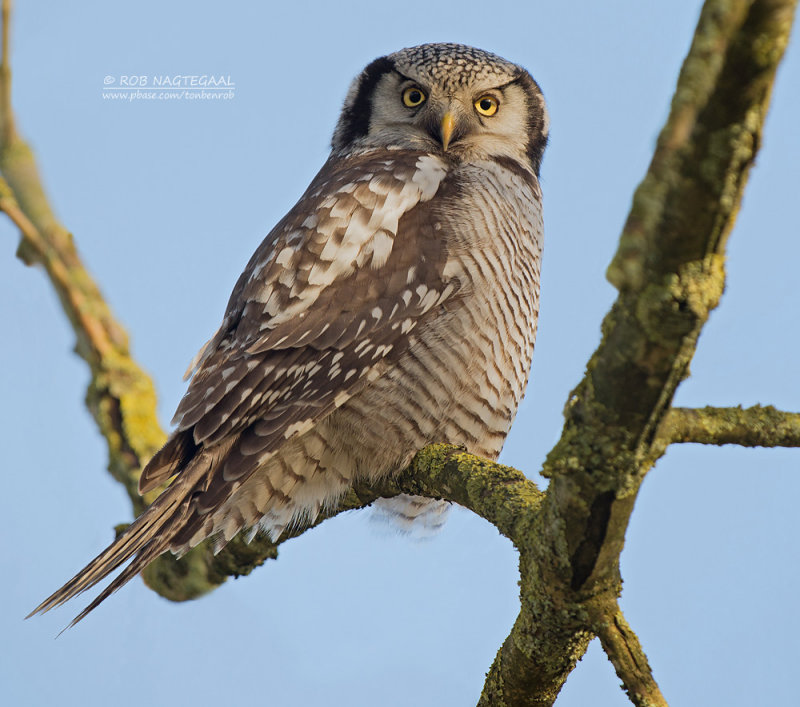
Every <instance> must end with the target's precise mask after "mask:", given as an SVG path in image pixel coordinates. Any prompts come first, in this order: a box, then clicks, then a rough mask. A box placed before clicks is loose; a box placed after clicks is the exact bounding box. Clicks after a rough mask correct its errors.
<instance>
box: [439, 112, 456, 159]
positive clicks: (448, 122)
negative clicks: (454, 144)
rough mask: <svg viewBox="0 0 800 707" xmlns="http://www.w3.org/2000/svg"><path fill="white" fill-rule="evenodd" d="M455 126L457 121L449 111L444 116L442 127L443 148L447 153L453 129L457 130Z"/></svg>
mask: <svg viewBox="0 0 800 707" xmlns="http://www.w3.org/2000/svg"><path fill="white" fill-rule="evenodd" d="M455 125H456V121H455V119H454V118H453V114H452V113H451V112H450V111H447V113H445V114H444V115H443V116H442V125H441V135H442V147H443V148H444V151H445V152H447V146H448V145H449V144H450V138H451V137H453V128H455Z"/></svg>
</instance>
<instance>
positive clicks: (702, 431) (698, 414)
mask: <svg viewBox="0 0 800 707" xmlns="http://www.w3.org/2000/svg"><path fill="white" fill-rule="evenodd" d="M684 442H694V443H697V444H717V445H722V444H738V445H740V446H742V447H800V413H796V412H783V411H781V410H776V409H775V408H774V407H772V405H767V406H761V405H754V406H753V407H750V408H746V409H743V408H742V407H741V406H739V407H729V408H716V407H704V408H698V409H692V408H673V409H672V410H670V411H669V413H667V415H666V416H665V417H664V421H663V422H662V423H661V427H660V428H659V431H658V436H657V437H656V440H655V445H657V446H658V447H659V448H662V447H663V448H666V446H667V445H670V444H679V443H684Z"/></svg>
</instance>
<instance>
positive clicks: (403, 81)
mask: <svg viewBox="0 0 800 707" xmlns="http://www.w3.org/2000/svg"><path fill="white" fill-rule="evenodd" d="M547 124H548V121H547V111H546V108H545V104H544V99H543V97H542V93H541V91H540V89H539V87H538V85H537V84H536V82H535V81H534V80H533V79H532V78H531V76H530V74H528V72H527V71H525V69H523V68H522V67H520V66H517V65H516V64H512V63H511V62H508V61H506V60H505V59H501V58H500V57H498V56H496V55H494V54H490V53H489V52H484V51H482V50H479V49H474V48H472V47H466V46H463V45H458V44H425V45H421V46H419V47H412V48H410V49H404V50H402V51H399V52H396V53H394V54H389V55H388V56H385V57H381V58H379V59H376V60H375V61H373V62H372V63H371V64H370V65H369V66H367V67H366V69H364V71H363V72H362V73H361V74H360V75H359V76H358V77H357V78H356V79H355V81H354V82H353V84H352V85H351V87H350V91H349V93H348V95H347V99H346V100H345V105H344V110H343V111H342V117H341V118H340V120H339V124H338V125H337V128H336V132H335V133H334V138H333V149H334V151H337V152H340V153H346V152H350V151H353V150H359V149H369V148H375V147H384V148H402V149H412V150H425V151H429V152H439V153H442V154H444V155H446V156H447V157H448V158H449V159H452V160H457V161H470V160H476V159H496V158H509V159H513V160H515V161H516V162H518V163H521V164H523V165H525V166H526V167H527V168H529V169H530V170H531V171H533V172H534V173H535V174H537V176H538V172H539V165H540V163H541V158H542V152H543V150H544V147H545V145H546V143H547Z"/></svg>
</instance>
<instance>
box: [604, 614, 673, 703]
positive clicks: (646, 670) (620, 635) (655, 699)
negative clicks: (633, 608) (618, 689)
mask: <svg viewBox="0 0 800 707" xmlns="http://www.w3.org/2000/svg"><path fill="white" fill-rule="evenodd" d="M590 614H591V620H592V624H593V627H594V631H595V633H596V634H597V637H598V638H599V639H600V643H601V644H602V646H603V650H604V651H605V652H606V655H607V656H608V659H609V660H610V661H611V664H612V665H613V666H614V670H615V671H616V673H617V676H618V677H619V679H620V680H622V687H623V689H624V690H625V692H626V693H627V695H628V698H629V699H630V701H631V702H633V704H635V705H637V707H666V705H667V701H666V700H665V699H664V696H663V695H662V694H661V690H660V689H659V687H658V684H657V683H656V681H655V678H654V677H653V672H652V670H651V669H650V664H649V663H648V662H647V656H646V655H645V654H644V650H642V646H641V644H640V643H639V638H638V637H637V636H636V634H635V633H634V632H633V629H631V627H630V626H629V625H628V622H627V621H626V620H625V616H624V615H623V613H622V609H620V608H619V605H618V604H617V602H611V603H608V604H606V605H601V604H595V605H593V606H592V610H591V611H590Z"/></svg>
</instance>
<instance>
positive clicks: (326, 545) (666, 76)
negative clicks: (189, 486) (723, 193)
mask: <svg viewBox="0 0 800 707" xmlns="http://www.w3.org/2000/svg"><path fill="white" fill-rule="evenodd" d="M700 6H701V3H700V2H699V1H695V0H680V1H678V0H671V1H669V2H667V1H666V0H664V1H662V2H653V1H650V2H642V1H641V0H628V1H625V2H623V1H621V0H620V1H617V2H609V3H595V2H588V1H579V2H570V3H566V2H562V3H555V2H525V3H523V2H516V3H515V2H507V1H505V0H493V1H492V2H490V3H486V2H474V1H473V0H462V1H461V2H459V3H452V2H449V3H433V2H431V1H430V0H424V1H422V2H421V1H418V0H404V2H399V3H392V2H385V3H377V2H348V1H343V2H330V3H316V4H314V3H304V2H295V3H281V4H280V5H277V4H274V3H273V4H269V3H249V2H230V3H225V4H221V3H219V2H188V1H182V2H173V3H161V2H156V1H154V0H142V1H141V2H138V3H134V4H130V3H128V4H124V5H118V4H114V3H107V2H99V1H95V2H88V1H87V2H82V3H63V2H53V1H51V2H42V1H36V2H33V1H29V2H20V3H18V7H17V9H16V15H15V24H14V28H13V29H14V34H13V68H14V103H15V108H16V112H17V116H18V121H19V127H20V130H21V131H22V133H23V134H24V136H25V137H26V138H28V139H29V140H30V142H31V144H32V145H33V147H34V148H35V150H36V154H37V156H38V159H39V164H40V166H41V169H42V173H43V175H44V178H45V182H46V185H47V187H48V189H49V193H50V196H51V198H52V203H53V205H54V206H55V208H56V210H57V212H58V214H59V216H60V217H61V219H62V220H63V222H64V224H65V225H66V226H67V227H68V228H69V229H70V230H71V231H72V232H73V233H74V234H75V237H76V239H77V243H78V246H79V248H80V250H81V252H82V254H83V256H84V258H85V261H86V263H87V265H88V266H89V268H90V269H91V271H92V272H93V274H94V275H95V276H96V278H97V280H98V281H99V283H100V285H101V287H102V288H103V291H104V293H105V294H106V296H107V297H108V300H109V301H110V303H111V305H112V307H113V308H114V311H115V312H116V314H117V315H118V316H119V318H120V319H121V321H122V322H123V323H124V324H125V326H126V327H127V328H128V330H129V332H130V334H131V337H132V342H133V351H134V354H135V356H136V357H137V359H138V360H139V361H140V362H141V364H142V365H143V366H144V367H145V368H146V369H147V370H148V371H149V372H150V373H151V374H152V375H153V376H154V379H155V381H156V384H157V387H158V391H159V395H160V398H159V399H160V405H159V410H160V413H161V415H162V419H163V420H164V421H167V420H169V418H170V417H171V415H172V412H173V411H174V408H175V406H176V405H177V402H178V400H179V399H180V396H181V395H182V393H183V391H184V384H183V383H182V381H181V375H182V373H183V371H184V369H185V367H186V364H187V363H188V361H189V360H190V358H191V357H192V355H193V354H194V353H195V351H196V350H197V349H198V347H199V346H200V345H201V344H202V343H203V342H204V341H205V340H206V338H208V336H209V335H210V334H211V333H212V332H213V331H214V330H215V328H216V327H217V325H218V323H219V321H220V318H221V316H222V314H223V310H224V307H225V303H226V301H227V298H228V295H229V293H230V290H231V288H232V286H233V284H234V282H235V280H236V277H237V276H238V274H239V273H240V271H241V270H242V268H243V267H244V265H245V263H246V262H247V260H248V258H249V256H250V254H251V252H252V251H253V250H254V249H255V247H256V246H257V245H258V243H259V242H260V241H261V239H262V238H263V237H264V236H265V235H266V233H267V232H268V231H269V230H270V228H271V227H272V226H273V225H274V223H275V222H276V221H277V220H278V219H279V218H280V217H281V216H282V215H283V214H284V213H285V212H286V210H287V209H288V208H289V207H290V206H291V205H292V204H293V203H294V201H295V200H296V199H297V198H298V197H299V196H300V194H301V193H302V192H303V190H304V189H305V187H306V185H307V184H308V182H309V181H310V179H311V177H312V176H313V175H314V174H315V173H316V171H317V170H318V169H319V167H320V166H321V165H322V163H323V161H324V159H325V157H326V155H327V151H328V143H329V139H330V135H331V132H332V130H333V126H334V123H335V121H336V117H337V115H338V112H339V108H340V105H341V102H342V100H343V97H344V95H345V91H346V89H347V87H348V84H349V82H350V80H351V78H352V77H353V76H354V75H355V74H356V73H357V72H358V71H359V70H360V69H361V68H362V67H363V66H364V65H365V64H366V63H367V62H369V61H370V60H371V59H373V58H374V57H376V56H379V55H382V54H386V53H388V52H391V51H394V50H397V49H400V48H402V47H405V46H410V45H414V44H419V43H422V42H429V41H457V42H462V43H466V44H472V45H476V46H479V47H482V48H484V49H488V50H491V51H494V52H496V53H498V54H500V55H501V56H504V57H507V58H508V59H511V60H513V61H516V62H518V63H521V64H523V65H525V66H526V67H527V68H528V69H529V70H530V71H531V73H532V74H533V75H534V77H535V78H536V79H537V80H538V81H539V83H540V84H541V86H542V88H543V90H544V92H545V96H546V97H547V100H548V103H549V107H550V113H551V118H552V141H551V144H550V147H549V148H548V151H547V154H546V155H545V160H544V166H543V172H542V183H543V189H544V196H545V224H546V238H545V258H544V274H543V283H542V314H541V319H540V327H539V338H538V342H537V348H536V354H535V357H534V364H533V373H532V377H531V384H530V386H529V388H528V393H527V397H526V398H525V401H524V403H523V405H522V407H521V410H520V412H519V415H518V417H517V420H516V423H515V426H514V428H513V430H512V433H511V436H510V438H509V440H508V443H507V445H506V448H505V450H504V453H503V456H502V461H503V462H505V463H507V464H511V465H513V466H515V467H517V468H519V469H522V470H524V471H525V472H526V473H527V474H529V475H530V476H532V477H534V478H535V477H536V476H537V470H538V469H539V468H540V466H541V462H542V460H543V458H544V456H545V454H546V453H547V451H548V450H549V449H550V447H551V446H552V445H553V443H554V442H555V441H556V439H557V438H558V435H559V431H560V429H561V425H562V415H561V409H562V407H563V405H564V402H565V401H566V399H567V395H568V392H569V391H570V389H571V388H572V387H573V386H574V385H575V384H576V383H577V382H578V381H579V380H580V378H581V375H582V373H583V367H584V364H585V362H586V361H587V359H588V357H589V355H590V354H591V352H592V351H593V350H594V348H595V347H596V345H597V343H598V341H599V337H600V334H599V327H600V322H601V319H602V316H603V315H604V313H605V312H606V311H607V309H608V307H609V306H610V304H611V302H612V300H613V297H614V295H615V292H614V290H613V288H612V287H611V286H610V285H609V284H608V283H607V282H606V280H605V277H604V273H605V269H606V266H607V264H608V262H609V261H610V259H611V256H612V255H613V253H614V250H615V248H616V243H617V238H618V235H619V231H620V228H621V226H622V224H623V222H624V219H625V216H626V214H627V211H628V208H629V205H630V200H631V195H632V192H633V189H634V188H635V186H636V184H637V183H638V182H639V180H640V179H641V177H642V176H643V174H644V172H645V169H646V167H647V164H648V161H649V159H650V156H651V152H652V149H653V146H654V141H655V138H656V136H657V134H658V131H659V129H660V128H661V125H662V123H663V121H664V119H665V117H666V114H667V110H668V106H669V100H670V97H671V94H672V89H673V87H674V84H675V80H676V78H677V74H678V70H679V68H680V65H681V61H682V59H683V57H684V55H685V53H686V50H687V49H688V46H689V42H690V39H691V36H692V31H693V28H694V25H695V23H696V20H697V16H698V13H699V10H700ZM161 74H169V75H173V74H225V75H230V76H231V79H232V80H233V81H234V82H235V84H236V92H235V98H234V99H233V100H230V101H226V102H210V101H141V102H132V103H126V102H117V101H110V100H103V98H102V95H101V94H102V86H103V79H104V77H105V76H107V75H110V76H113V77H119V76H120V75H146V76H153V75H161ZM798 125H800V34H799V33H798V32H797V31H796V32H795V35H794V45H792V46H790V47H789V51H788V55H787V57H786V60H785V62H784V65H783V66H782V68H781V70H780V73H779V75H778V82H777V85H776V89H775V94H774V101H773V105H772V109H771V114H770V116H769V119H768V122H767V129H766V136H765V140H764V147H763V150H762V151H761V153H760V155H759V157H758V164H757V166H756V168H755V169H754V170H753V172H752V177H751V180H750V184H749V186H748V190H747V193H746V195H745V200H744V208H743V210H742V213H741V215H740V218H739V221H738V224H737V226H736V229H735V231H734V233H733V235H732V239H731V243H730V249H729V261H728V264H729V281H728V287H727V291H726V293H725V296H724V297H723V300H722V305H721V306H720V308H719V309H718V310H717V311H716V312H715V313H714V315H713V317H712V319H711V321H710V323H709V325H708V326H707V327H706V330H705V331H704V333H703V336H702V338H701V340H700V345H699V348H698V352H697V356H696V358H695V361H694V364H693V366H692V377H691V378H690V379H689V380H688V381H686V382H685V383H684V384H683V385H682V386H681V388H680V391H679V393H678V397H677V402H678V403H679V404H683V405H704V404H715V405H735V404H739V403H741V404H743V405H751V404H754V403H757V402H760V403H764V404H766V403H772V404H775V405H777V406H779V407H782V408H783V409H788V410H800V377H798V375H797V372H798V363H797V361H798V353H797V349H798V343H799V341H800V339H799V337H798V325H799V324H800V316H799V315H798V302H799V301H800V295H798V287H797V263H798V261H800V217H799V216H798V196H800V130H798ZM17 242H18V236H17V234H16V232H15V231H14V229H13V228H11V227H10V225H9V224H8V222H7V221H6V219H5V218H0V332H2V334H0V337H2V346H0V362H1V365H0V401H2V404H0V444H1V445H2V449H3V464H2V474H3V477H2V479H3V493H2V494H0V517H1V518H2V524H0V540H1V541H2V542H0V566H2V579H0V702H1V703H2V704H4V705H14V706H16V705H33V706H38V705H53V704H59V705H85V706H89V707H92V706H94V705H106V704H115V705H119V706H120V707H126V706H128V705H142V704H149V705H154V706H156V707H157V706H159V705H175V704H180V705H188V704H195V705H213V704H225V703H228V704H230V703H232V702H233V701H234V700H235V702H236V703H238V704H268V705H273V706H274V707H283V706H285V705H287V706H291V705H334V706H338V705H347V706H348V707H350V706H352V707H361V706H369V705H386V706H391V707H394V706H398V707H399V706H401V705H415V706H420V707H425V706H443V707H449V706H451V705H452V706H461V705H471V704H475V702H476V701H477V699H478V695H479V694H480V690H481V686H482V683H483V677H484V673H485V672H486V670H488V668H489V666H490V664H491V662H492V660H493V658H494V655H495V652H496V651H497V649H498V647H499V646H500V645H501V643H502V641H503V639H504V638H505V636H506V635H507V633H508V631H509V629H510V627H511V625H512V623H513V621H514V618H515V617H516V614H517V609H518V599H517V585H516V582H517V577H518V575H517V569H516V562H517V558H516V553H515V551H514V550H513V548H512V546H511V544H510V543H509V542H508V541H507V540H505V539H504V538H502V537H501V536H500V535H499V534H498V533H497V531H496V530H495V529H494V528H493V527H492V526H491V525H489V524H488V523H486V522H485V521H483V520H481V519H480V518H477V517H475V516H473V515H471V514H470V513H468V512H466V511H463V510H460V509H459V510H456V511H455V512H454V513H452V516H451V519H450V521H449V523H448V524H447V526H446V527H445V529H444V530H443V531H442V532H441V533H440V534H439V536H438V537H436V538H434V539H433V540H430V541H426V542H413V541H409V540H408V539H406V538H403V537H398V536H396V535H393V534H392V533H390V532H386V531H383V530H381V528H380V527H376V525H375V524H373V523H370V522H369V513H368V512H363V511H362V512H355V513H351V514H347V515H346V516H340V517H338V518H336V519H335V520H333V521H330V522H326V523H325V524H324V525H323V526H322V527H320V528H318V529H316V530H314V531H313V532H309V533H307V534H306V535H304V536H303V537H302V538H300V539H298V540H294V541H292V542H290V543H287V544H286V545H284V546H283V547H282V548H281V554H280V558H279V559H278V561H277V562H270V563H269V564H268V565H267V566H265V567H263V568H261V569H259V570H257V571H256V572H254V573H253V574H252V575H251V576H250V577H247V578H243V579H240V580H238V581H229V582H228V583H227V584H226V585H225V586H223V587H222V588H220V589H219V590H218V591H216V592H215V593H214V594H212V595H211V596H208V597H206V598H203V599H201V600H199V601H195V602H190V603H186V604H182V605H176V604H171V603H169V602H167V601H166V600H164V599H161V598H160V597H158V596H156V595H155V594H153V593H152V592H150V591H149V590H147V589H146V588H145V587H144V585H143V584H142V583H141V581H140V580H138V579H137V580H135V581H133V582H131V584H130V585H129V586H127V587H125V589H124V590H123V591H121V592H119V593H118V594H117V595H116V596H114V597H113V598H112V599H111V600H109V601H107V602H106V603H105V604H104V605H103V606H102V607H101V608H100V609H99V610H97V611H96V612H95V613H93V614H92V615H91V616H90V617H89V618H88V619H87V620H85V621H84V622H83V623H82V624H80V625H79V626H78V627H77V628H75V629H73V630H71V631H69V632H67V633H66V634H64V635H63V636H61V638H59V639H58V640H53V639H54V636H55V635H56V634H57V633H58V631H59V630H60V629H61V628H63V626H64V625H65V624H66V623H68V621H69V620H70V619H71V618H72V616H73V615H74V614H75V613H77V611H78V610H79V609H80V608H81V607H82V606H83V604H82V603H81V602H80V601H78V602H73V603H72V604H71V605H69V606H68V607H67V608H65V609H62V610H58V611H55V612H51V613H50V614H47V615H46V616H45V617H42V618H37V619H35V620H31V621H27V622H23V621H22V617H23V616H24V615H25V614H26V613H27V612H28V611H29V610H30V609H31V608H32V607H33V606H35V605H36V604H37V603H38V602H39V601H40V600H41V599H42V598H43V597H44V596H46V595H47V594H49V593H50V592H51V591H52V590H54V589H55V588H57V587H58V586H59V585H60V584H61V583H62V582H63V581H64V580H66V579H67V578H69V577H70V576H72V574H73V573H74V572H75V571H76V570H77V569H79V568H80V567H82V566H83V564H84V563H85V562H86V561H88V560H89V559H90V558H91V557H93V556H94V555H95V554H96V553H97V552H98V551H99V550H101V549H102V548H103V547H105V545H106V544H107V543H108V542H109V541H110V540H111V539H112V533H113V531H112V527H113V526H114V525H115V524H116V523H120V522H123V521H127V520H130V517H131V516H130V513H131V511H130V507H129V504H128V502H127V500H126V498H125V496H124V493H123V491H122V489H121V487H119V486H118V485H116V484H115V483H114V482H113V481H112V480H111V479H110V477H109V476H108V474H107V473H106V472H105V465H106V461H107V460H106V451H105V446H104V443H103V441H102V439H101V438H100V436H99V435H98V433H97V431H96V429H95V426H94V423H93V422H92V420H91V419H90V417H89V414H88V413H87V412H86V410H85V408H84V404H83V398H84V394H85V387H86V383H87V380H88V373H87V370H86V367H85V365H84V363H83V362H82V361H80V360H79V359H78V358H77V357H76V356H75V355H74V354H73V353H72V347H73V345H74V335H73V333H72V332H71V330H70V329H69V326H68V324H67V322H66V320H65V318H64V316H63V315H62V313H61V311H60V309H59V306H58V303H57V301H56V298H55V295H54V294H53V292H52V289H51V287H50V285H49V283H48V282H46V281H45V278H44V277H43V275H42V274H41V272H39V271H38V270H33V269H29V268H25V267H24V266H23V265H22V264H21V263H20V262H19V261H17V260H16V259H15V257H14V251H15V249H16V246H17ZM798 498H800V450H797V451H795V450H743V449H739V448H734V447H726V448H701V447H698V446H695V445H687V446H684V447H681V448H672V449H670V451H669V453H668V454H667V456H666V457H665V458H664V459H662V460H661V461H660V462H659V463H658V465H657V467H656V468H655V469H654V470H653V471H652V472H651V473H650V475H649V476H648V478H647V479H646V481H645V483H644V486H643V489H642V493H641V495H640V497H639V499H638V502H637V505H636V509H635V512H634V514H633V518H632V522H631V525H630V528H629V530H628V536H627V543H626V547H625V551H624V553H623V555H622V572H623V576H624V579H625V588H624V593H623V597H622V605H623V608H624V610H625V611H626V613H627V617H628V619H629V621H630V623H631V624H632V626H633V627H634V629H635V630H636V631H637V632H638V633H639V636H640V637H641V640H642V642H643V644H644V647H645V650H646V651H647V654H648V656H649V658H650V662H651V664H652V666H653V669H654V671H655V675H656V678H657V679H658V681H659V683H660V684H661V686H662V689H663V691H664V693H665V694H666V696H667V698H668V699H669V700H670V701H671V703H672V704H674V705H729V706H734V705H742V706H744V705H747V706H750V705H754V704H764V705H766V704H789V703H794V702H795V701H796V700H797V679H796V664H797V658H798V653H800V645H799V644H800V639H799V638H798V636H800V619H798V612H797V595H796V592H797V586H798V580H800V575H799V574H798V566H797V565H798V562H797V560H798V553H797V549H796V548H797V538H798V535H800V533H798V529H797V515H798V514H797V504H798V501H797V499H798ZM618 683H619V681H618V679H617V678H616V676H615V675H614V672H613V669H612V667H611V665H610V664H609V663H608V661H607V660H606V659H605V657H604V655H603V653H602V651H601V649H600V648H599V646H598V645H597V643H596V642H595V643H594V644H592V646H591V647H590V649H589V652H588V654H587V656H586V657H585V658H584V660H583V661H582V662H581V664H579V666H578V667H577V669H576V670H575V671H574V673H573V674H572V676H571V677H570V679H569V680H568V682H567V685H566V687H565V688H564V690H563V692H562V694H561V696H560V697H559V699H558V703H557V704H558V707H574V706H577V705H581V706H583V705H601V706H603V707H606V706H608V707H614V706H617V705H626V704H628V702H627V699H626V698H625V696H624V694H623V693H622V692H621V691H620V690H619V687H618Z"/></svg>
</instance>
